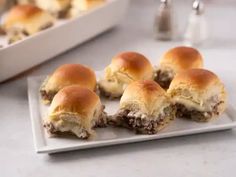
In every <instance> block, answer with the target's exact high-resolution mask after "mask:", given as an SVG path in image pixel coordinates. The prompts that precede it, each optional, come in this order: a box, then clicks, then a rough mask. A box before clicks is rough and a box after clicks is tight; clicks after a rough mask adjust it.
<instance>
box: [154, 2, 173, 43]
mask: <svg viewBox="0 0 236 177" xmlns="http://www.w3.org/2000/svg"><path fill="white" fill-rule="evenodd" d="M160 3H161V4H160V6H159V8H158V11H157V14H156V16H155V19H154V37H155V38H156V39H159V40H171V39H172V38H173V37H174V31H173V30H174V25H173V24H174V23H173V10H172V4H171V0H161V1H160Z"/></svg>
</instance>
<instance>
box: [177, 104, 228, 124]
mask: <svg viewBox="0 0 236 177" xmlns="http://www.w3.org/2000/svg"><path fill="white" fill-rule="evenodd" d="M223 103H224V102H223V101H220V102H218V103H216V104H215V105H214V106H213V107H212V111H198V110H195V109H188V108H186V107H185V106H184V105H183V104H179V103H177V104H176V108H177V113H176V117H179V118H187V119H191V120H195V121H200V122H206V121H208V120H210V119H211V118H212V117H214V116H218V115H219V114H220V112H219V106H220V105H221V104H223Z"/></svg>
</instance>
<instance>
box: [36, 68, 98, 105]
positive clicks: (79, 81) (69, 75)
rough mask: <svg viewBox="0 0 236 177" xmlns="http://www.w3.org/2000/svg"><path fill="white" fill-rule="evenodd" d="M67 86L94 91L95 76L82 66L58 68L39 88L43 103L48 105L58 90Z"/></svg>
mask: <svg viewBox="0 0 236 177" xmlns="http://www.w3.org/2000/svg"><path fill="white" fill-rule="evenodd" d="M69 85H80V86H83V87H86V88H88V89H90V90H92V91H95V90H96V75H95V73H94V71H93V70H92V69H90V68H89V67H87V66H84V65H80V64H65V65H62V66H60V67H59V68H57V69H56V70H55V71H54V72H53V73H52V74H51V75H50V76H49V77H48V78H46V79H45V81H44V82H43V84H42V86H41V88H40V93H41V97H42V100H43V102H44V103H45V104H48V103H50V102H51V101H52V99H53V97H54V95H55V94H56V93H57V92H58V91H59V90H61V89H62V88H64V87H66V86H69Z"/></svg>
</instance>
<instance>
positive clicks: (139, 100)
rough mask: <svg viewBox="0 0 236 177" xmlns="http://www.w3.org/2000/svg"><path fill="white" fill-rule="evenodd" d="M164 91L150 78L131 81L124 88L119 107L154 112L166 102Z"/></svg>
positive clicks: (148, 112)
mask: <svg viewBox="0 0 236 177" xmlns="http://www.w3.org/2000/svg"><path fill="white" fill-rule="evenodd" d="M167 101H169V100H167V97H166V92H165V90H164V89H162V88H161V87H160V86H159V84H157V83H156V82H154V81H152V80H142V81H141V80H140V81H135V82H132V83H131V84H129V85H128V87H127V88H126V89H125V91H124V93H123V95H122V97H121V101H120V107H121V108H123V109H124V108H125V109H130V110H140V111H141V112H143V113H147V114H149V115H150V114H155V111H157V110H158V109H160V108H161V107H162V106H164V105H165V103H167Z"/></svg>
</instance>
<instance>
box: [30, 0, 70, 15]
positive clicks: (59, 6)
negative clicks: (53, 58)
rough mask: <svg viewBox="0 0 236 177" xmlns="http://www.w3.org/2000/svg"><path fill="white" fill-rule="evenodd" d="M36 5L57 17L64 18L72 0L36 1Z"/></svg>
mask: <svg viewBox="0 0 236 177" xmlns="http://www.w3.org/2000/svg"><path fill="white" fill-rule="evenodd" d="M35 4H36V5H37V6H38V7H40V8H42V9H44V10H46V11H48V12H50V13H51V14H52V15H54V16H56V17H59V18H64V17H65V16H66V14H67V12H68V10H69V8H70V6H71V0H35Z"/></svg>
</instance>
